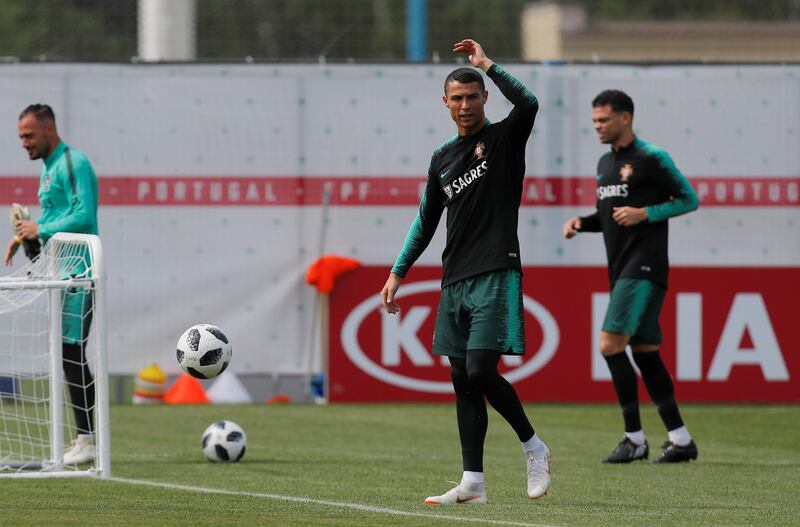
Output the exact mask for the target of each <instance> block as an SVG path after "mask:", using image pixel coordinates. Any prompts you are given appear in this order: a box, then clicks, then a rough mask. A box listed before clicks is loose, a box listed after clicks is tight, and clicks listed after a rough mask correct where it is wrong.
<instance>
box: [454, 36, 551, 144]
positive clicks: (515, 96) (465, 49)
mask: <svg viewBox="0 0 800 527" xmlns="http://www.w3.org/2000/svg"><path fill="white" fill-rule="evenodd" d="M453 51H454V52H456V53H469V61H470V63H471V64H472V65H473V66H475V67H476V68H480V69H482V70H483V71H485V72H486V75H487V76H488V77H489V78H490V79H492V82H494V83H495V85H496V86H497V87H498V88H499V89H500V92H501V93H502V94H503V96H504V97H505V98H506V99H508V100H509V101H510V102H511V104H513V105H514V109H513V110H512V111H511V114H510V116H513V117H515V118H518V117H521V116H523V115H524V116H527V117H528V119H527V120H526V121H529V122H530V126H531V127H532V126H533V119H534V118H535V117H536V112H537V111H538V110H539V101H538V100H537V99H536V96H535V95H534V94H533V92H532V91H531V90H530V89H528V87H527V86H525V85H524V84H522V83H521V82H520V81H519V80H518V79H517V78H516V77H514V76H513V75H511V74H510V73H508V72H507V71H506V70H504V69H503V68H502V67H501V66H500V65H499V64H496V63H495V62H494V61H492V60H491V59H490V58H488V57H487V56H486V54H485V53H484V51H483V48H482V47H481V45H480V44H478V43H477V42H475V41H474V40H472V39H464V40H462V41H461V42H457V43H456V44H455V45H454V46H453ZM526 137H527V136H526Z"/></svg>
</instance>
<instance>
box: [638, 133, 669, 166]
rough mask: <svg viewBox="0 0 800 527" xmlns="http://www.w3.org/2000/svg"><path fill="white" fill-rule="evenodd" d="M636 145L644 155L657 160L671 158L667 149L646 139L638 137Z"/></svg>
mask: <svg viewBox="0 0 800 527" xmlns="http://www.w3.org/2000/svg"><path fill="white" fill-rule="evenodd" d="M635 147H636V149H637V150H639V151H640V152H641V153H642V155H644V156H646V157H651V158H653V159H655V160H656V161H663V160H666V159H669V154H668V153H667V151H666V150H664V149H663V148H661V147H660V146H657V145H654V144H653V143H648V142H647V141H645V140H644V139H640V138H638V137H637V138H636V144H635Z"/></svg>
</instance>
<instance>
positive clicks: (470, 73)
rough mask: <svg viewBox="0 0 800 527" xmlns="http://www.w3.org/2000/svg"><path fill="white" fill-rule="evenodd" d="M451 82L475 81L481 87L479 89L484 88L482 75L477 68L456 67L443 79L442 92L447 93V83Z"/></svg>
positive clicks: (465, 82) (483, 89)
mask: <svg viewBox="0 0 800 527" xmlns="http://www.w3.org/2000/svg"><path fill="white" fill-rule="evenodd" d="M451 82H460V83H461V84H470V83H472V82H477V83H478V85H479V86H480V87H481V91H485V90H486V85H485V84H484V83H483V76H482V75H481V74H480V73H478V71H477V70H475V69H472V68H458V69H457V70H453V71H451V72H450V75H448V76H447V78H445V79H444V92H445V93H447V85H448V84H450V83H451Z"/></svg>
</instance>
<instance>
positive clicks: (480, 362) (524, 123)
mask: <svg viewBox="0 0 800 527" xmlns="http://www.w3.org/2000/svg"><path fill="white" fill-rule="evenodd" d="M453 51H454V52H456V53H466V54H468V55H469V61H470V63H471V64H472V65H473V66H475V67H477V68H480V69H481V70H483V71H484V72H486V75H487V77H489V78H490V79H492V81H493V82H494V83H495V84H496V85H497V87H498V88H499V89H500V91H501V92H502V94H503V95H504V96H505V97H506V98H507V99H508V100H509V101H511V103H513V105H514V107H513V108H512V110H511V112H510V113H509V114H508V116H507V117H506V118H505V119H504V120H502V121H500V122H499V123H490V122H489V121H488V120H487V119H486V117H485V115H484V105H485V104H486V101H487V98H488V95H489V94H488V92H487V91H486V89H485V86H484V81H483V77H482V76H481V74H480V73H479V72H478V71H476V70H474V69H472V68H459V69H457V70H455V71H453V72H452V73H450V74H449V75H448V76H447V78H446V79H445V82H444V96H443V97H442V100H443V101H444V104H445V106H446V107H447V109H448V110H449V111H450V116H451V117H452V119H453V121H455V123H456V128H457V130H458V135H456V136H455V137H453V138H452V139H450V140H448V141H447V142H445V143H444V144H443V145H441V146H440V147H439V148H437V149H436V151H434V153H433V157H432V158H431V163H430V168H429V169H428V181H427V185H426V187H425V192H424V194H423V196H422V200H421V203H420V206H419V212H418V213H417V216H416V218H415V219H414V221H413V223H412V224H411V228H410V229H409V231H408V234H407V236H406V239H405V243H404V245H403V248H402V250H401V252H400V255H399V256H398V258H397V260H396V261H395V263H394V266H393V267H392V270H391V272H390V274H389V278H388V280H387V281H386V285H385V286H384V287H383V290H382V291H381V296H382V299H383V308H384V309H385V310H386V311H387V312H388V313H390V314H394V313H397V312H398V310H399V309H400V307H399V306H398V304H397V303H396V302H395V296H396V294H397V291H398V288H399V287H400V283H401V280H402V279H403V278H404V277H405V276H406V273H407V272H408V270H409V268H410V267H411V265H412V264H413V263H414V262H415V261H416V260H417V258H418V257H419V256H420V254H422V252H423V251H424V250H425V248H426V247H427V246H428V244H429V243H430V241H431V238H432V237H433V234H434V232H435V231H436V227H437V225H438V223H439V219H440V217H441V215H442V212H443V211H444V209H445V208H446V209H447V242H446V247H445V250H444V253H443V254H442V261H443V274H444V276H443V278H442V295H441V299H440V302H439V310H438V314H437V316H436V332H435V334H434V339H433V352H434V353H435V354H437V355H446V356H447V357H449V360H450V365H451V367H450V372H451V378H452V381H453V388H454V390H455V394H456V417H457V421H458V432H459V437H460V440H461V455H462V461H463V465H464V472H463V475H462V478H461V482H460V483H459V484H458V485H456V487H454V488H453V489H451V490H449V491H447V492H445V493H444V494H442V495H441V496H431V497H429V498H427V499H426V500H425V503H428V504H454V503H486V501H487V497H486V486H485V481H484V473H483V443H484V439H485V437H486V429H487V412H486V400H485V399H488V400H489V403H490V404H491V405H492V406H493V407H494V409H495V410H497V411H498V412H499V413H500V415H502V416H503V417H504V418H505V419H506V421H508V423H509V424H510V425H511V427H512V428H513V429H514V431H515V432H516V433H517V436H518V437H519V439H520V441H521V442H522V449H523V451H524V453H525V455H526V459H527V474H528V478H527V491H528V496H529V497H530V498H534V499H535V498H540V497H542V496H544V495H545V494H546V493H547V489H548V487H549V485H550V452H549V450H548V448H547V446H546V445H545V444H544V443H543V442H542V441H541V440H540V439H539V436H538V435H536V434H535V433H534V430H533V427H532V426H531V424H530V422H529V421H528V418H527V416H526V415H525V411H524V410H523V408H522V404H521V403H520V400H519V397H518V396H517V393H516V392H515V390H514V388H513V387H512V386H511V384H510V383H509V382H508V381H507V380H505V379H504V378H503V377H502V376H501V375H500V374H499V373H498V371H497V363H498V362H499V360H500V356H501V355H502V354H516V355H521V354H523V353H525V328H524V325H523V311H522V290H521V288H520V281H521V265H520V257H519V240H518V239H517V219H518V214H519V210H518V209H519V205H520V200H521V197H522V181H523V178H524V176H525V144H526V143H527V141H528V137H529V136H530V134H531V130H532V129H533V121H534V118H535V117H536V112H537V110H538V109H539V103H538V101H537V100H536V97H535V96H534V95H533V93H531V92H530V90H528V88H526V87H525V86H524V85H523V84H522V83H521V82H519V81H518V80H517V79H515V78H514V77H512V76H511V75H510V74H509V73H508V72H506V71H505V70H504V69H503V68H501V67H500V66H499V65H497V64H495V63H494V62H492V61H491V60H490V59H489V58H488V57H487V56H486V54H485V53H484V51H483V48H482V47H481V46H480V44H478V43H477V42H475V41H474V40H469V39H466V40H462V41H461V42H458V43H456V44H455V45H454V48H453ZM484 398H485V399H484Z"/></svg>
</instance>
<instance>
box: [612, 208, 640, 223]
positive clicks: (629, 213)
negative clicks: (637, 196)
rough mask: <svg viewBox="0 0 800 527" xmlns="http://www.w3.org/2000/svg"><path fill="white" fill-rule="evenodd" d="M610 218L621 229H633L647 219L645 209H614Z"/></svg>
mask: <svg viewBox="0 0 800 527" xmlns="http://www.w3.org/2000/svg"><path fill="white" fill-rule="evenodd" d="M613 210H614V212H613V213H612V214H611V217H612V218H613V219H614V221H616V222H617V223H618V224H619V225H622V226H623V227H633V226H634V225H637V224H639V223H641V222H643V221H645V220H646V219H647V209H645V208H637V207H614V209H613Z"/></svg>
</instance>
